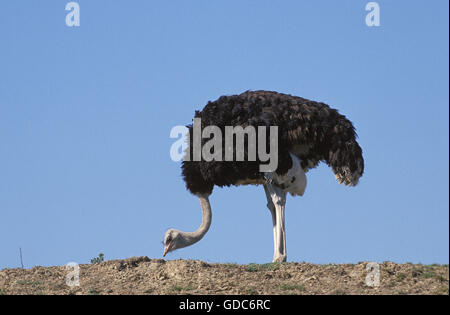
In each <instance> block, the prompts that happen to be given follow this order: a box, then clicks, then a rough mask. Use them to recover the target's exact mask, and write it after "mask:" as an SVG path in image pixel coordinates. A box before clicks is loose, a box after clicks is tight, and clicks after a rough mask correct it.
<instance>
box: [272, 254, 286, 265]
mask: <svg viewBox="0 0 450 315" xmlns="http://www.w3.org/2000/svg"><path fill="white" fill-rule="evenodd" d="M286 258H287V257H286V255H280V256H278V257H274V258H273V261H272V262H274V263H282V262H286Z"/></svg>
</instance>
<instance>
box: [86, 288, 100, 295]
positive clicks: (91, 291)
mask: <svg viewBox="0 0 450 315" xmlns="http://www.w3.org/2000/svg"><path fill="white" fill-rule="evenodd" d="M87 293H88V294H89V295H99V294H100V292H98V291H97V290H96V289H94V288H89V289H88V292H87Z"/></svg>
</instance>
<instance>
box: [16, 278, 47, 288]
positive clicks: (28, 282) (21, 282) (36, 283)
mask: <svg viewBox="0 0 450 315" xmlns="http://www.w3.org/2000/svg"><path fill="white" fill-rule="evenodd" d="M17 284H20V285H31V286H33V287H36V286H38V285H40V284H41V283H40V282H39V281H31V280H17Z"/></svg>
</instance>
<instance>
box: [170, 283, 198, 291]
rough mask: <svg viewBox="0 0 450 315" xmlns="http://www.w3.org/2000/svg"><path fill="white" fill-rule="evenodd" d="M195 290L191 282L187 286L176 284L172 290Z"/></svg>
mask: <svg viewBox="0 0 450 315" xmlns="http://www.w3.org/2000/svg"><path fill="white" fill-rule="evenodd" d="M191 290H194V288H193V287H192V285H191V284H190V283H189V284H188V285H187V286H180V285H174V286H172V291H176V292H180V291H191Z"/></svg>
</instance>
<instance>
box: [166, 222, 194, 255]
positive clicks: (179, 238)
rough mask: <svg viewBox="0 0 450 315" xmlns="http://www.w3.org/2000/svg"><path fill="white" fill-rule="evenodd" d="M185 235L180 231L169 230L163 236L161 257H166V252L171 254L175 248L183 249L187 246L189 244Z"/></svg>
mask: <svg viewBox="0 0 450 315" xmlns="http://www.w3.org/2000/svg"><path fill="white" fill-rule="evenodd" d="M184 234H185V233H184V232H182V231H178V230H175V229H169V230H167V231H166V233H165V234H164V241H163V243H164V253H163V256H166V254H167V253H168V252H171V251H173V250H175V249H177V248H183V247H186V246H189V245H190V244H189V242H188V241H187V239H186V238H185V235H184Z"/></svg>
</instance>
